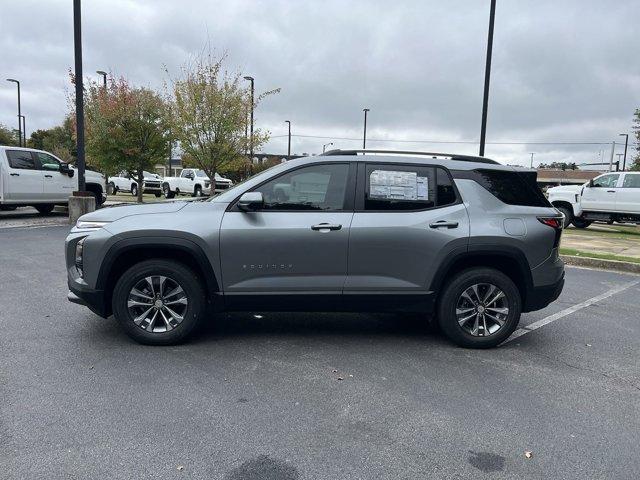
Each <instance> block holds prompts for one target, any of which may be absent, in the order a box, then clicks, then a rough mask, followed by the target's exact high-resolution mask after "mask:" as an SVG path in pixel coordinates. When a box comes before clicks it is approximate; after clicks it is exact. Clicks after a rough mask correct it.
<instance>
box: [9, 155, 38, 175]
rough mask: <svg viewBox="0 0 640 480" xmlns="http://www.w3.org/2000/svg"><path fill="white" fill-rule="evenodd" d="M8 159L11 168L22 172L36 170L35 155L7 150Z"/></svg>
mask: <svg viewBox="0 0 640 480" xmlns="http://www.w3.org/2000/svg"><path fill="white" fill-rule="evenodd" d="M6 152H7V159H8V160H9V166H10V167H11V168H17V169H21V170H35V169H36V162H35V159H34V158H33V155H32V154H31V152H29V151H25V150H7V151H6Z"/></svg>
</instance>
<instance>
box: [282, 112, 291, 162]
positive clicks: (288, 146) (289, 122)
mask: <svg viewBox="0 0 640 480" xmlns="http://www.w3.org/2000/svg"><path fill="white" fill-rule="evenodd" d="M284 123H288V124H289V141H288V144H287V160H291V121H289V120H285V121H284Z"/></svg>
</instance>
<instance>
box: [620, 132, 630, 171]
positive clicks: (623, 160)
mask: <svg viewBox="0 0 640 480" xmlns="http://www.w3.org/2000/svg"><path fill="white" fill-rule="evenodd" d="M618 136H620V137H625V138H624V157H623V159H622V171H623V172H624V169H625V168H626V166H627V146H628V145H629V134H628V133H619V134H618Z"/></svg>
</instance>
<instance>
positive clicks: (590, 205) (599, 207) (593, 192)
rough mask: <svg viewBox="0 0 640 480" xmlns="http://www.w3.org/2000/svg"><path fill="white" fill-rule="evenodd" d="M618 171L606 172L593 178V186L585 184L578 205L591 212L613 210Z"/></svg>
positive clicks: (614, 208)
mask: <svg viewBox="0 0 640 480" xmlns="http://www.w3.org/2000/svg"><path fill="white" fill-rule="evenodd" d="M619 178H620V174H619V173H608V174H606V175H601V176H599V177H598V178H595V179H594V180H593V186H588V185H587V186H585V187H584V190H583V191H582V198H581V199H580V205H581V207H582V210H586V211H591V212H615V211H616V195H617V192H618V189H617V185H618V179H619Z"/></svg>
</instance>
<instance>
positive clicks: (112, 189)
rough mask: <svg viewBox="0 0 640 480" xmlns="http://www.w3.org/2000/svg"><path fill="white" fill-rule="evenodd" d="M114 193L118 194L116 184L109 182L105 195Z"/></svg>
mask: <svg viewBox="0 0 640 480" xmlns="http://www.w3.org/2000/svg"><path fill="white" fill-rule="evenodd" d="M116 193H118V189H117V188H116V184H115V183H113V182H109V184H108V185H107V195H115V194H116Z"/></svg>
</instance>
